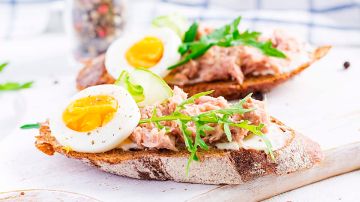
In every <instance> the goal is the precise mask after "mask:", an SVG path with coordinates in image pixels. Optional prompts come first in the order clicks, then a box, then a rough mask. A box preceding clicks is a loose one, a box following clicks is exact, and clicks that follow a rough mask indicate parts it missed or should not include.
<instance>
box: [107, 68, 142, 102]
mask: <svg viewBox="0 0 360 202" xmlns="http://www.w3.org/2000/svg"><path fill="white" fill-rule="evenodd" d="M114 84H115V85H119V86H123V87H124V88H126V89H127V90H128V91H129V93H130V94H131V96H132V97H133V98H134V100H135V101H136V102H142V101H144V100H145V95H144V88H143V87H142V86H141V85H138V84H135V83H134V82H132V80H131V78H130V75H129V72H127V71H125V70H123V71H122V72H121V74H120V76H119V77H118V78H117V79H116V81H115V83H114Z"/></svg>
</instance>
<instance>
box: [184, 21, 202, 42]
mask: <svg viewBox="0 0 360 202" xmlns="http://www.w3.org/2000/svg"><path fill="white" fill-rule="evenodd" d="M198 27H199V24H198V23H197V22H194V23H193V24H192V25H191V26H190V27H189V29H188V30H187V31H186V32H185V36H184V40H183V42H184V43H189V42H193V41H195V37H196V34H197V30H198Z"/></svg>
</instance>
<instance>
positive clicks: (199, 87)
mask: <svg viewBox="0 0 360 202" xmlns="http://www.w3.org/2000/svg"><path fill="white" fill-rule="evenodd" d="M330 48H331V47H330V46H322V47H319V48H317V49H315V50H314V52H313V53H312V55H311V59H310V60H309V61H308V62H307V63H304V64H302V65H300V66H299V67H297V68H295V69H293V70H292V71H289V72H284V73H282V74H277V75H266V76H250V77H248V76H247V77H245V80H244V83H242V84H239V83H238V82H236V81H215V82H204V83H196V84H191V85H183V86H179V87H180V88H182V89H183V90H184V91H185V92H187V93H188V94H189V95H190V96H191V95H193V94H196V93H199V92H204V91H209V90H214V92H213V93H212V94H211V96H214V97H218V96H223V97H225V98H226V99H228V100H233V99H239V98H243V97H245V96H246V95H248V94H249V93H251V92H268V91H270V90H271V89H272V88H274V87H276V86H277V85H279V84H281V83H283V82H285V81H287V80H289V79H291V78H292V77H294V76H296V75H297V74H299V73H301V72H302V71H303V70H305V69H306V68H308V67H309V66H310V65H311V64H313V63H314V62H315V61H317V60H319V59H321V58H322V57H324V56H325V55H326V54H327V53H328V51H329V50H330ZM165 80H166V82H167V83H168V84H170V85H171V84H172V81H171V80H172V78H171V75H170V76H168V77H167V78H165Z"/></svg>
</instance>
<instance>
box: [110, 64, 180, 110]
mask: <svg viewBox="0 0 360 202" xmlns="http://www.w3.org/2000/svg"><path fill="white" fill-rule="evenodd" d="M129 75H130V81H124V80H123V79H121V76H120V77H119V79H118V81H117V84H119V85H121V86H124V87H125V88H127V89H128V88H130V89H128V91H129V92H130V94H132V96H133V97H134V99H135V100H136V101H137V104H138V106H139V107H144V106H146V105H151V104H155V103H161V102H163V101H164V100H166V99H168V98H169V97H171V96H172V95H173V91H172V90H171V88H170V87H169V85H168V84H167V83H166V82H165V81H164V80H163V79H162V78H161V77H159V76H158V75H156V74H154V73H152V72H151V71H149V70H146V69H141V68H137V69H134V70H133V71H130V72H129ZM126 82H127V83H126ZM129 83H131V85H129ZM139 85H140V86H141V87H142V90H138V91H137V93H136V92H133V91H134V88H133V87H130V86H139ZM140 91H142V92H141V95H140V94H139V93H140ZM132 92H133V93H132ZM139 97H141V98H142V99H138V98H139Z"/></svg>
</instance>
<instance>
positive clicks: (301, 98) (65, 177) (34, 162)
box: [0, 35, 360, 201]
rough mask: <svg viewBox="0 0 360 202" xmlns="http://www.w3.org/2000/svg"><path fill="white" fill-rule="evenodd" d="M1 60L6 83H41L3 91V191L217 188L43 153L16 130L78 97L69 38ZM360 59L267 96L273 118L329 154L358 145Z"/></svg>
mask: <svg viewBox="0 0 360 202" xmlns="http://www.w3.org/2000/svg"><path fill="white" fill-rule="evenodd" d="M0 55H1V59H2V58H4V59H6V60H8V61H10V62H11V65H10V66H9V67H8V69H7V70H6V71H5V72H3V73H1V74H0V81H4V80H17V81H27V80H34V81H35V85H34V87H33V88H31V89H29V90H24V91H21V92H11V93H0V110H1V113H0V129H1V130H0V131H1V132H0V192H4V191H11V190H19V189H38V188H40V189H53V190H65V191H71V192H76V193H80V194H85V195H88V196H91V197H94V198H96V199H99V200H102V201H119V200H124V201H140V200H146V201H170V200H171V201H184V200H189V199H191V198H193V197H195V196H197V195H199V194H202V193H206V192H208V191H211V190H212V189H214V188H216V186H213V185H195V184H186V183H175V182H156V181H140V180H134V179H129V178H124V177H118V176H114V175H111V174H107V173H104V172H101V171H98V170H97V169H95V168H92V167H88V166H86V165H83V164H81V163H80V162H77V161H74V160H71V159H67V158H65V157H63V156H60V155H55V156H53V157H49V156H46V155H44V154H43V153H41V152H39V151H37V150H36V148H35V147H34V135H36V131H34V130H26V131H21V130H19V129H18V127H19V126H20V125H22V124H23V123H28V122H37V121H43V120H45V119H46V118H47V117H48V116H49V114H50V113H51V111H52V110H53V109H54V108H56V106H57V105H58V104H59V103H61V102H62V101H63V100H66V99H67V98H69V97H70V96H71V95H72V94H74V93H75V92H76V90H75V81H74V78H75V75H76V72H77V70H78V68H79V67H76V66H74V65H70V64H69V54H68V49H67V46H66V38H65V37H64V36H63V35H45V36H42V37H38V38H35V39H31V40H29V39H26V38H24V39H17V40H16V41H7V42H2V44H1V46H0ZM359 57H360V49H359V48H358V49H356V48H341V47H339V48H337V47H335V48H334V49H333V50H332V51H331V52H330V54H329V55H328V56H327V57H326V58H324V59H323V60H321V61H320V62H319V63H317V64H316V65H314V66H313V67H311V68H310V69H308V70H306V71H305V72H303V74H302V75H301V76H299V77H296V78H295V79H293V80H291V81H290V82H288V83H286V84H285V85H282V86H280V87H278V88H276V89H275V90H274V91H272V92H271V93H269V94H268V95H267V98H268V106H269V111H270V113H271V114H272V115H273V116H275V117H277V118H279V119H280V120H282V121H283V122H285V123H286V124H288V125H290V126H292V127H293V128H295V129H297V130H299V131H301V132H303V133H304V134H306V135H308V136H309V137H311V138H313V139H314V140H316V141H318V142H319V143H320V144H321V146H322V148H323V149H328V148H332V147H336V146H339V145H344V144H347V143H351V142H354V141H359V140H360V90H359V89H358V88H359V87H360V79H359V75H360V59H359ZM345 60H348V61H350V62H351V66H350V68H349V69H348V70H343V66H342V64H343V62H344V61H345ZM55 80H56V81H58V84H54V81H55ZM344 163H346V162H344ZM359 182H360V171H355V172H352V173H348V174H345V175H341V176H338V177H335V178H331V179H328V180H324V181H321V182H318V183H314V184H312V185H309V186H306V187H303V188H300V189H297V190H294V191H290V192H287V193H284V194H281V195H278V196H276V197H274V198H272V199H269V201H358V199H359V198H360V192H358V187H359V185H360V184H359ZM239 200H240V199H239Z"/></svg>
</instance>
